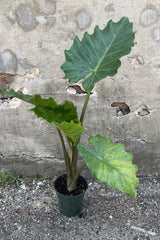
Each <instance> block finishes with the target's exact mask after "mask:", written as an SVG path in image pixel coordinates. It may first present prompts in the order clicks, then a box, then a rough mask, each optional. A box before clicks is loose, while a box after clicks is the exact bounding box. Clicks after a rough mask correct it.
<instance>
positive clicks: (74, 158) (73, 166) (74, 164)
mask: <svg viewBox="0 0 160 240" xmlns="http://www.w3.org/2000/svg"><path fill="white" fill-rule="evenodd" d="M89 98H90V93H88V94H87V96H86V98H85V102H84V105H83V109H82V113H81V117H80V122H81V124H82V125H83V120H84V116H85V112H86V109H87V105H88V101H89ZM79 141H80V138H79V140H78V143H79ZM72 149H73V151H72V152H73V155H72V164H71V171H72V176H73V177H74V176H75V174H76V172H77V158H78V149H77V145H76V146H73V148H72Z"/></svg>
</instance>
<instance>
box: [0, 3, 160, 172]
mask: <svg viewBox="0 0 160 240" xmlns="http://www.w3.org/2000/svg"><path fill="white" fill-rule="evenodd" d="M122 16H127V17H129V19H130V21H131V22H133V24H134V30H135V31H136V42H137V44H136V45H135V46H134V48H132V52H131V53H130V55H128V56H125V57H123V58H122V66H121V68H120V69H119V71H118V73H117V75H115V76H114V77H112V78H110V77H108V78H106V79H104V80H102V81H101V82H100V83H99V84H97V85H96V87H95V92H94V94H93V95H92V97H91V101H90V103H89V106H88V109H87V110H88V111H87V114H86V119H85V122H84V124H85V126H86V128H85V132H84V134H83V137H82V141H83V142H87V139H88V136H90V135H95V134H101V135H103V136H109V137H111V138H112V140H114V141H115V142H117V141H120V142H122V143H125V144H126V149H127V151H130V152H132V153H133V154H134V162H135V163H136V164H137V165H138V167H139V174H158V173H160V125H159V119H160V104H159V102H160V83H159V78H160V47H159V46H160V4H159V0H155V1H154V2H153V1H149V0H142V1H140V2H138V1H136V0H132V1H131V0H128V1H125V2H124V1H122V0H119V1H115V0H99V1H98V0H88V1H87V0H77V1H73V0H70V1H63V0H57V1H56V0H34V1H31V0H27V1H26V0H15V1H14V2H13V1H9V0H5V1H4V0H2V1H1V2H0V36H1V37H0V87H6V88H10V87H13V88H14V89H15V90H22V91H23V92H26V93H29V94H35V93H41V94H43V95H44V96H53V97H54V98H55V99H56V100H57V101H58V102H59V103H60V102H62V101H63V100H64V99H68V100H73V101H74V103H75V104H76V105H77V107H78V111H79V112H80V109H81V107H82V104H83V101H84V95H83V94H81V95H80V94H79V95H78V94H77V95H74V94H67V93H66V87H67V86H68V82H67V81H66V80H64V79H63V77H64V74H63V72H62V71H61V69H60V66H61V64H62V63H63V62H64V60H65V58H64V49H69V48H70V46H71V45H72V41H73V39H74V36H75V35H78V36H79V38H81V37H82V36H83V33H84V32H85V31H87V32H88V33H90V34H91V33H93V30H94V27H95V25H99V27H100V28H101V29H102V28H104V27H105V25H106V23H107V21H108V20H109V19H112V20H113V21H115V22H116V21H119V20H120V18H121V17H122ZM0 101H1V104H0V123H1V128H0V165H1V170H3V169H4V170H8V171H12V170H14V171H15V172H17V173H19V174H25V175H33V174H41V175H46V174H48V175H50V176H52V175H53V174H54V173H55V169H57V170H58V171H63V164H62V159H63V155H62V152H61V147H60V142H59V139H58V135H57V132H56V129H55V128H54V127H53V126H52V125H49V124H47V123H45V122H44V121H43V120H42V119H37V118H36V117H35V116H34V114H33V113H31V112H28V111H26V110H27V109H29V108H30V105H29V104H26V103H22V102H21V101H19V100H15V99H11V100H6V99H3V96H1V100H0ZM113 102H125V103H126V104H128V106H129V108H130V113H129V114H126V115H121V114H119V115H117V113H116V109H115V108H112V107H111V104H112V103H113ZM141 106H145V107H146V109H145V110H144V111H142V107H141ZM139 107H141V110H137V109H139ZM147 111H148V112H147ZM143 113H144V114H143ZM148 113H149V114H148Z"/></svg>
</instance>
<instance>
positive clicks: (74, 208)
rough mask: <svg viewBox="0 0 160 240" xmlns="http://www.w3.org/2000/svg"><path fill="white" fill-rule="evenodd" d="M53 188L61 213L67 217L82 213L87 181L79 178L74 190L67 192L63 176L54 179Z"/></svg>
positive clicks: (65, 177)
mask: <svg viewBox="0 0 160 240" xmlns="http://www.w3.org/2000/svg"><path fill="white" fill-rule="evenodd" d="M54 186H55V190H56V193H57V197H58V204H59V209H60V211H61V213H62V214H63V215H65V216H67V217H73V216H75V215H78V214H79V213H80V212H81V211H82V204H83V198H84V194H85V191H86V189H87V187H88V185H87V181H86V180H85V179H84V178H83V177H82V176H80V177H79V179H78V181H77V187H76V189H75V190H74V191H72V192H69V191H68V190H67V176H66V174H64V175H62V176H60V177H58V178H57V179H56V181H55V183H54Z"/></svg>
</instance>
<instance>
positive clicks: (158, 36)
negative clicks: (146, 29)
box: [153, 28, 160, 41]
mask: <svg viewBox="0 0 160 240" xmlns="http://www.w3.org/2000/svg"><path fill="white" fill-rule="evenodd" d="M153 39H154V40H155V41H160V28H156V29H154V30H153Z"/></svg>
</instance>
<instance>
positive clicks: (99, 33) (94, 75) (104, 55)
mask: <svg viewBox="0 0 160 240" xmlns="http://www.w3.org/2000/svg"><path fill="white" fill-rule="evenodd" d="M132 29H133V24H132V23H130V22H129V20H128V18H127V17H122V18H121V20H120V21H119V22H117V23H114V22H113V21H112V20H110V21H109V22H108V24H107V26H106V27H105V28H104V29H103V30H100V29H99V27H98V26H96V27H95V29H94V33H93V34H92V35H89V34H88V33H87V32H86V33H85V34H84V36H83V39H82V41H80V40H79V38H78V37H77V36H76V37H75V39H74V42H73V45H72V47H71V48H70V49H69V50H65V57H66V61H65V63H64V64H62V66H61V68H62V70H63V71H64V73H65V78H66V79H69V82H70V83H75V82H78V81H79V80H81V79H84V81H83V88H84V89H85V91H86V92H91V90H92V89H93V87H94V84H95V83H96V82H98V81H100V80H101V79H103V78H105V77H107V76H114V75H115V74H116V73H117V70H118V68H119V67H120V65H121V61H120V60H119V59H120V57H122V56H124V55H127V54H129V53H130V51H131V47H132V46H134V38H135V33H134V32H133V30H132Z"/></svg>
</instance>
